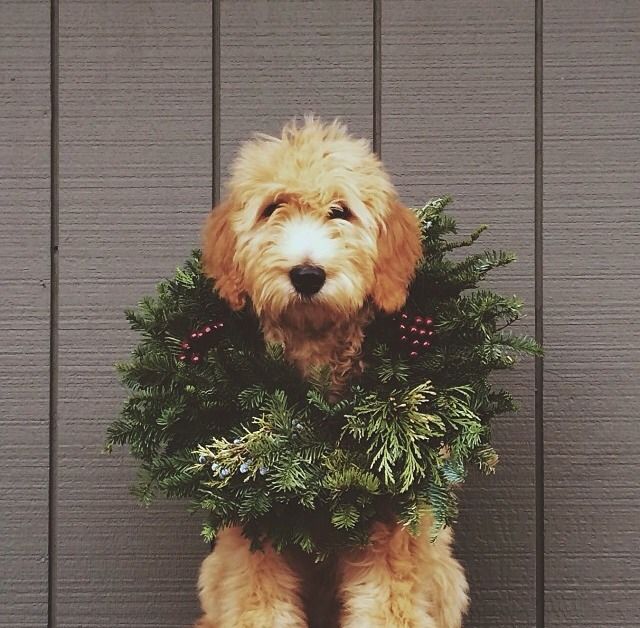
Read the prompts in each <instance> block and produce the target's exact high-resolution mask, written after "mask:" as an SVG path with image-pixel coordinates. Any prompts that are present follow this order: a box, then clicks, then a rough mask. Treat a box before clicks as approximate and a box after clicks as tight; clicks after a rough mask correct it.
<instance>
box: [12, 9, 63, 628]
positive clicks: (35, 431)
mask: <svg viewBox="0 0 640 628" xmlns="http://www.w3.org/2000/svg"><path fill="white" fill-rule="evenodd" d="M49 104H50V100H49V4H48V2H44V1H30V2H26V1H23V0H16V1H15V2H9V1H7V2H1V3H0V213H1V221H0V626H2V628H14V627H18V626H20V627H22V626H25V627H26V626H33V627H35V626H42V625H44V624H45V623H46V620H47V544H48V494H49V490H48V488H49V484H48V476H49V288H50V284H49V277H50V269H49V260H50V255H49V253H50V251H49V245H50V240H51V238H50V225H51V221H50V193H49V188H50V178H49V171H50V169H49V166H50V162H49V155H50V151H49V148H50V144H49V128H50V126H49V118H50V116H49Z"/></svg>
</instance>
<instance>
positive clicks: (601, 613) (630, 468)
mask: <svg viewBox="0 0 640 628" xmlns="http://www.w3.org/2000/svg"><path fill="white" fill-rule="evenodd" d="M544 19H545V21H544V37H545V62H544V81H545V82H544V110H545V113H544V115H545V129H544V130H545V134H544V159H545V198H544V204H545V210H544V211H545V231H544V246H545V302H544V308H545V329H546V331H545V341H546V347H547V349H546V351H547V357H546V358H545V441H546V442H545V453H546V461H545V476H546V477H545V486H546V490H545V504H546V514H547V526H546V556H545V563H546V568H545V572H546V589H547V590H546V600H547V625H549V626H554V627H556V626H557V627H558V628H560V627H569V626H571V627H573V626H584V627H585V628H596V627H598V628H600V627H605V626H611V627H613V626H615V627H616V628H622V627H627V626H628V627H631V626H634V627H635V626H638V625H640V606H639V605H638V599H640V560H639V557H638V541H637V540H638V536H639V534H640V490H639V486H638V466H639V464H640V454H639V452H640V430H638V422H637V421H638V410H639V405H638V396H637V392H638V391H637V388H638V387H637V379H638V375H639V374H640V360H639V358H638V355H639V350H640V325H639V324H638V308H639V306H640V259H639V258H638V255H637V249H638V246H639V245H640V222H639V221H638V198H640V178H639V177H638V163H640V143H639V142H638V130H639V129H640V95H639V92H638V85H640V65H638V59H640V4H639V3H638V2H635V1H634V0H626V1H625V0H614V1H612V2H597V0H586V1H584V0H549V1H548V2H545V18H544Z"/></svg>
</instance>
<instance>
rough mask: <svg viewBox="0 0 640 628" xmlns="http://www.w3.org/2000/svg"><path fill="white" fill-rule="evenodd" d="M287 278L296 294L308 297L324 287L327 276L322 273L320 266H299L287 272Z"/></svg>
mask: <svg viewBox="0 0 640 628" xmlns="http://www.w3.org/2000/svg"><path fill="white" fill-rule="evenodd" d="M289 277H290V278H291V283H292V284H293V287H294V288H295V289H296V292H297V293H298V294H301V295H303V296H305V297H310V296H312V295H314V294H316V292H319V291H320V288H322V286H324V282H325V280H326V278H327V274H326V273H325V272H324V269H322V268H320V266H311V265H310V264H304V265H301V266H294V267H293V268H292V269H291V270H290V271H289Z"/></svg>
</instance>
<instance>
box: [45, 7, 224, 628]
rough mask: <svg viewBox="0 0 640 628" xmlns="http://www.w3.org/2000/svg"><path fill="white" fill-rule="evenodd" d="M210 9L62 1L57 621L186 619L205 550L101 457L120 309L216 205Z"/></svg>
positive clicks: (118, 459)
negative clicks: (141, 502)
mask: <svg viewBox="0 0 640 628" xmlns="http://www.w3.org/2000/svg"><path fill="white" fill-rule="evenodd" d="M211 29H212V27H211V5H210V2H208V1H207V0H201V1H189V2H186V1H185V2H174V1H167V2H164V1H157V0H149V1H142V2H138V1H136V2H130V1H129V0H122V1H110V2H103V1H101V0H97V1H95V2H91V1H87V0H78V1H73V0H65V1H63V2H62V3H61V5H60V93H59V98H60V147H59V151H60V358H59V360H60V374H59V382H60V384H59V386H60V388H59V399H60V401H59V408H58V417H59V418H58V434H59V438H58V440H59V451H58V452H57V460H58V478H59V486H58V489H57V503H56V512H57V517H58V525H57V528H58V538H57V539H56V542H57V564H56V566H55V569H56V590H55V595H56V599H57V604H56V616H55V618H54V625H55V626H87V627H89V626H91V627H98V626H104V627H105V628H106V627H112V626H123V627H124V626H132V627H133V626H154V627H156V626H184V625H187V624H188V623H189V621H192V620H193V619H194V618H195V616H196V604H195V595H194V592H195V584H194V583H195V579H196V575H197V569H198V563H199V562H200V560H201V559H202V558H203V556H204V555H205V553H206V546H205V545H204V544H203V543H202V542H201V541H200V539H199V525H198V522H197V520H196V518H190V517H189V516H188V514H187V513H186V512H185V508H184V505H183V504H178V503H166V502H164V503H163V502H159V503H158V504H156V505H155V506H154V507H152V508H150V509H148V510H146V509H143V508H141V507H139V506H138V505H137V504H136V502H135V499H134V498H133V497H132V496H130V495H129V493H128V487H129V485H130V484H131V482H132V480H133V479H134V464H133V463H132V461H131V460H130V459H129V457H128V456H127V455H126V454H125V452H118V453H116V455H115V456H111V457H109V456H105V455H102V454H101V445H102V443H103V442H104V436H105V429H106V426H107V424H108V423H109V421H110V418H111V417H112V416H113V415H114V412H116V411H117V409H118V407H119V404H120V403H121V400H122V395H123V391H122V389H121V388H120V386H119V385H118V383H117V381H116V378H115V377H114V371H113V367H112V365H113V363H114V361H115V360H117V359H120V358H121V357H122V356H126V355H127V353H128V351H129V349H130V347H131V346H132V341H133V339H134V337H133V335H132V334H131V333H130V332H129V331H128V325H127V324H126V322H125V320H124V319H123V309H124V308H125V307H130V306H132V305H134V304H135V303H136V302H137V300H138V299H139V297H140V295H142V294H146V293H149V292H150V291H152V290H153V287H154V285H155V283H156V282H157V281H158V280H159V279H160V278H161V277H163V276H166V275H167V274H169V273H171V272H172V270H173V269H174V268H175V267H176V265H178V264H180V263H181V261H182V260H183V259H184V258H185V257H187V256H188V254H189V251H190V249H191V248H192V247H193V246H194V244H195V243H196V240H197V234H198V229H199V225H200V222H201V219H202V216H203V214H204V212H206V210H207V208H208V207H209V206H210V204H211V155H212V150H211V119H212V110H211V32H212V30H211Z"/></svg>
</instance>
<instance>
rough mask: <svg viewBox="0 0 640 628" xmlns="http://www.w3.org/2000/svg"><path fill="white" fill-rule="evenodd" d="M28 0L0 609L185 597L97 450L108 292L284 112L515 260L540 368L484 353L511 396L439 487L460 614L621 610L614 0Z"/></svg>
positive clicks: (8, 22) (632, 414)
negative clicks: (458, 573) (481, 451)
mask: <svg viewBox="0 0 640 628" xmlns="http://www.w3.org/2000/svg"><path fill="white" fill-rule="evenodd" d="M541 7H542V3H541V0H538V7H537V8H538V11H539V9H540V8H541ZM51 9H52V6H51V5H50V3H49V2H45V1H41V0H0V210H1V212H2V213H1V222H0V225H1V228H0V282H1V287H2V299H1V300H0V345H1V347H2V349H1V350H0V390H1V402H0V403H1V404H2V408H1V418H0V527H1V534H2V537H1V539H2V540H1V547H0V627H2V628H16V627H27V626H34V627H36V626H37V627H42V626H46V625H47V623H48V625H49V626H50V627H60V628H62V627H69V628H70V627H81V626H82V627H104V628H107V627H114V626H122V627H129V628H138V627H140V628H142V627H143V626H149V627H150V626H154V627H159V626H166V627H169V626H171V627H181V626H186V625H188V623H189V622H190V621H192V620H193V619H194V618H195V617H196V615H197V604H196V598H195V584H194V583H195V578H196V574H197V569H198V563H199V561H200V560H201V559H202V558H203V556H204V555H205V553H206V551H207V548H206V546H204V545H203V544H202V543H201V542H200V541H199V538H198V527H199V526H198V521H197V520H196V519H195V518H191V517H189V515H187V514H186V512H185V508H184V506H183V505H182V504H176V503H157V504H156V505H154V506H153V507H151V508H150V509H146V510H145V509H142V508H140V507H139V506H138V505H137V504H136V503H135V501H134V500H133V498H131V497H129V495H128V492H127V487H128V486H129V484H130V483H131V481H132V479H133V475H134V471H135V466H134V465H133V464H132V462H131V460H130V459H129V458H128V456H127V455H126V453H124V452H117V453H115V454H114V455H113V456H111V457H106V456H104V455H102V454H101V453H100V452H101V446H102V442H103V438H104V432H105V428H106V424H107V423H108V420H109V417H112V416H113V415H114V414H115V413H116V412H117V410H118V407H119V404H120V402H121V401H122V397H123V391H122V389H121V388H120V387H119V386H118V384H117V381H116V378H115V374H114V371H113V368H112V364H113V362H114V361H115V360H117V359H119V358H121V357H123V356H124V355H126V353H127V351H128V349H129V348H130V346H131V344H132V342H133V341H134V337H133V336H132V334H131V333H130V332H129V331H128V330H127V328H126V324H125V321H124V319H123V316H122V310H123V309H124V308H125V307H128V306H132V305H133V304H135V302H136V301H137V299H138V298H139V297H140V296H141V295H142V294H145V293H148V292H149V291H151V290H152V289H153V286H154V284H155V283H156V282H157V281H158V280H159V279H160V278H162V277H164V276H166V275H167V274H169V273H171V272H172V270H173V269H174V267H175V266H176V265H178V264H179V263H180V262H181V261H182V260H183V259H184V258H185V257H186V256H187V255H188V253H189V250H190V249H191V248H192V247H193V246H194V245H195V244H197V242H198V237H199V226H200V224H201V222H202V220H203V218H204V216H205V214H206V212H207V210H208V209H209V207H210V205H211V203H212V199H213V198H215V197H216V196H217V194H218V190H217V187H218V184H219V176H218V173H219V172H222V174H224V172H225V169H226V167H227V166H228V163H229V160H230V159H231V156H232V154H233V152H234V150H235V148H236V147H237V145H238V143H239V142H240V141H241V140H243V139H245V138H246V137H247V136H249V135H250V134H251V133H252V132H253V131H257V130H259V131H266V132H277V130H278V128H279V127H280V126H281V124H282V123H283V122H284V121H286V120H287V119H288V118H290V117H291V116H292V115H294V114H298V115H299V114H301V113H304V112H306V111H314V112H316V113H318V114H320V115H322V116H324V117H328V118H330V117H334V116H340V117H342V118H343V119H344V120H345V121H346V122H348V123H349V125H350V127H351V129H352V130H353V131H354V132H355V133H357V134H360V135H364V136H366V137H372V138H373V136H374V134H375V135H376V140H379V148H380V150H381V152H382V155H383V158H384V160H385V162H386V164H387V166H388V168H389V169H390V170H391V172H392V173H393V175H394V179H395V181H396V183H397V185H398V187H399V189H400V191H401V193H402V195H403V197H404V198H405V200H406V201H407V202H409V203H419V202H421V201H423V200H425V199H426V198H427V197H430V196H433V195H436V194H441V193H445V192H448V193H452V194H454V195H455V196H456V200H457V202H456V205H455V208H454V209H455V212H456V216H457V217H458V218H459V220H460V221H461V223H462V224H463V226H465V227H471V226H474V225H476V224H478V223H480V222H488V223H489V224H490V225H491V227H492V228H491V230H490V232H489V234H488V236H487V237H486V240H488V241H489V242H490V243H492V244H495V245H496V246H504V247H507V248H512V249H515V250H516V251H518V253H519V258H520V261H519V263H518V264H517V265H514V266H513V267H512V268H510V269H509V270H508V271H505V272H503V273H502V275H501V276H500V278H498V279H496V280H495V281H494V285H495V286H496V287H497V288H498V289H500V290H504V291H506V292H517V293H518V294H520V295H522V296H523V297H524V298H525V300H526V302H527V312H528V314H529V316H528V318H526V319H525V320H524V322H523V323H522V325H521V329H522V330H523V331H526V332H528V333H531V334H533V333H534V331H535V327H536V322H537V323H538V330H540V326H541V323H542V321H543V320H544V334H545V346H546V358H545V362H544V369H543V375H544V379H543V380H542V379H540V378H539V379H538V389H537V394H536V386H535V383H536V382H535V369H534V365H533V363H531V362H528V363H525V364H523V365H522V366H521V367H520V368H519V369H518V371H517V372H515V373H513V374H508V376H503V377H501V379H502V380H503V381H505V383H506V384H507V385H509V386H511V387H512V388H513V389H514V390H515V391H516V393H517V396H518V398H519V400H520V403H521V412H520V413H519V414H518V415H517V416H513V417H506V418H502V419H500V420H499V421H497V422H496V428H495V431H496V440H497V445H498V448H499V450H500V453H501V456H502V461H503V462H502V465H501V468H500V469H499V472H498V474H497V475H496V477H495V478H492V479H480V478H473V479H472V481H471V482H470V483H469V485H468V486H467V487H466V488H465V490H464V494H463V498H462V501H463V512H462V515H461V520H460V523H459V525H458V532H457V538H458V543H457V548H458V549H457V551H458V554H459V556H460V557H461V559H462V560H463V562H464V563H465V564H466V566H467V569H468V572H469V576H470V580H471V583H472V588H473V604H472V611H471V615H470V617H469V619H468V621H467V624H466V625H467V626H469V627H472V628H489V627H491V628H496V627H497V628H512V627H513V628H516V627H520V626H522V627H524V626H527V627H532V626H537V628H542V626H543V625H544V626H547V627H548V628H551V627H557V628H561V627H562V628H569V627H572V628H578V627H580V628H604V627H620V628H627V627H628V628H631V627H634V628H635V627H637V626H638V625H640V610H639V605H638V602H637V599H636V598H638V597H639V593H640V592H639V591H638V589H639V588H640V562H639V560H638V551H637V545H638V541H637V539H638V533H639V532H640V530H639V528H640V495H639V492H640V491H639V488H638V463H639V461H640V459H639V458H640V456H639V454H638V451H639V450H640V430H639V429H638V416H637V414H638V401H637V391H636V388H637V387H636V386H635V379H636V377H637V376H638V374H640V366H639V360H638V349H639V348H640V347H639V344H640V325H639V324H638V313H637V311H638V306H639V305H640V277H639V275H640V258H639V257H638V255H637V251H636V248H637V247H638V245H639V244H640V220H639V218H638V215H639V214H638V205H639V198H640V176H639V174H638V170H639V164H640V141H639V138H638V133H639V130H640V91H639V90H638V85H640V2H638V1H637V0H607V1H602V0H545V2H544V16H543V19H542V20H539V21H538V27H537V29H536V4H535V3H534V2H533V1H532V0H489V1H486V2H478V1H477V0H432V1H430V2H424V1H419V0H406V1H405V0H397V1H396V0H393V1H392V0H386V1H383V2H371V1H370V0H349V1H344V0H343V1H338V0H331V1H328V0H324V1H322V2H320V1H317V2H305V1H303V0H291V1H287V0H272V1H271V2H266V1H262V0H260V1H259V0H252V1H248V0H246V1H233V2H232V1H231V0H222V1H221V2H220V3H219V4H218V3H214V4H212V2H211V1H210V0H110V1H109V2H105V1H104V0H58V1H57V2H56V1H55V0H54V2H53V9H54V10H53V13H52V11H51ZM52 16H53V19H52ZM540 17H541V14H540V12H538V18H540ZM536 34H537V37H538V43H540V42H543V44H544V57H543V59H541V58H540V57H538V59H537V62H536V56H535V54H534V53H535V42H536ZM218 37H219V39H218ZM376 37H378V39H377V45H376V46H375V48H374V45H373V44H374V39H375V38H376ZM374 50H375V52H376V55H375V56H374ZM538 51H540V48H538ZM536 74H537V76H538V79H540V78H541V77H542V76H544V80H543V84H542V87H543V89H542V92H539V93H538V95H539V96H541V102H542V104H543V110H544V131H543V133H539V134H538V136H537V139H536V134H535V129H536V124H535V123H536V120H537V122H538V127H537V128H538V129H539V130H541V127H540V126H539V123H540V122H541V116H540V113H541V111H540V109H538V110H536V107H535V98H534V96H535V90H534V87H535V82H534V79H535V77H536ZM52 121H53V123H52ZM378 122H379V124H378ZM374 130H376V131H377V132H376V133H374ZM536 154H537V155H538V158H539V161H538V166H539V165H540V164H541V159H542V158H543V159H544V176H543V177H541V176H540V174H541V171H540V170H539V169H538V170H536V161H535V156H536ZM536 172H537V174H538V177H537V180H536V176H535V175H536ZM536 181H537V183H536ZM536 199H537V202H536ZM543 206H544V215H543V214H542V207H543ZM542 218H544V220H542ZM536 240H537V242H538V246H537V247H536V244H535V243H536ZM540 244H542V246H543V248H544V255H542V247H541V246H540ZM542 270H544V272H542ZM542 288H544V293H543V298H541V299H539V301H538V308H537V309H535V310H534V294H535V293H536V291H537V293H538V295H541V294H542ZM543 317H544V318H543ZM542 383H544V387H542V385H541V384H542ZM105 417H106V418H105ZM536 425H537V426H538V428H540V427H542V428H544V439H543V440H539V441H538V448H537V449H536V438H535V437H536ZM538 434H540V430H538ZM540 445H544V452H543V451H542V448H541V447H540ZM542 453H544V456H542ZM536 476H537V477H538V480H539V481H538V483H537V486H536ZM540 480H544V483H542V482H541V481H540ZM536 497H538V500H536ZM541 498H544V506H545V508H544V517H542V516H541V515H542V512H541V510H540V509H539V506H540V505H541V504H542V501H541ZM536 505H538V510H537V508H536ZM542 566H544V572H542V571H541V569H540V568H541V567H542ZM543 602H544V607H545V610H544V613H542V612H541V610H542V605H543Z"/></svg>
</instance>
